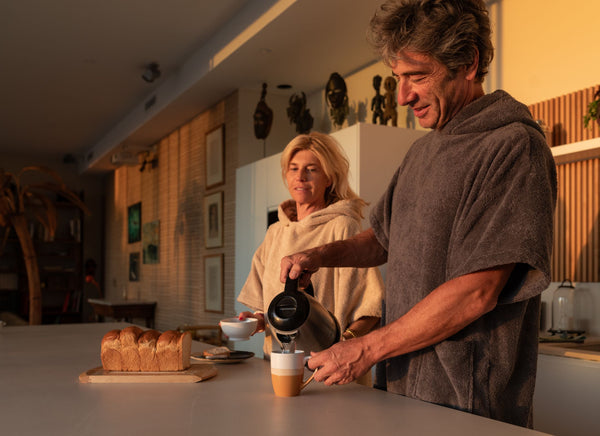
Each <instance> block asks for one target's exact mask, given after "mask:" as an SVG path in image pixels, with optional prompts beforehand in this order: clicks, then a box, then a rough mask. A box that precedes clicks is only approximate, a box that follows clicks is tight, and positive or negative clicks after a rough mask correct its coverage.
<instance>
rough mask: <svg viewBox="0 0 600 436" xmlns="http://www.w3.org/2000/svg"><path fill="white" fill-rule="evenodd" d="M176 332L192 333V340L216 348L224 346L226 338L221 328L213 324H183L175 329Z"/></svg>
mask: <svg viewBox="0 0 600 436" xmlns="http://www.w3.org/2000/svg"><path fill="white" fill-rule="evenodd" d="M177 331H178V332H186V331H189V332H191V333H192V339H194V340H196V341H200V342H205V343H207V344H212V345H216V346H221V345H226V344H227V338H226V337H225V335H223V332H222V331H221V327H220V326H219V325H218V324H217V325H213V324H200V325H188V324H183V325H180V326H179V327H177Z"/></svg>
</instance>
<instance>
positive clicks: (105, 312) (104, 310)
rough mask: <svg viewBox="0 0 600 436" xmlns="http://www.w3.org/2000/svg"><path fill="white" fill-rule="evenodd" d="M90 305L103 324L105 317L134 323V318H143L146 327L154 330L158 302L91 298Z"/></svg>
mask: <svg viewBox="0 0 600 436" xmlns="http://www.w3.org/2000/svg"><path fill="white" fill-rule="evenodd" d="M88 303H90V304H91V306H92V308H93V309H94V313H95V314H96V317H97V319H98V321H100V322H103V321H104V317H105V316H109V317H111V318H114V319H115V320H117V321H123V320H124V321H126V322H129V323H132V322H133V319H134V318H143V319H144V320H145V321H146V327H148V328H154V313H155V311H156V301H138V300H119V301H109V300H101V299H95V298H90V299H88Z"/></svg>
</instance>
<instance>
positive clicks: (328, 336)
mask: <svg viewBox="0 0 600 436" xmlns="http://www.w3.org/2000/svg"><path fill="white" fill-rule="evenodd" d="M312 295H314V291H313V287H312V284H309V285H308V287H307V288H306V289H305V290H304V291H302V290H299V289H298V279H290V278H289V277H288V279H287V280H286V282H285V288H284V291H283V292H282V293H280V294H277V295H276V296H275V298H273V300H272V301H271V303H270V304H269V309H268V311H267V320H268V322H269V325H270V326H271V328H272V330H273V333H275V337H276V338H277V340H278V341H279V343H280V345H281V347H282V349H283V351H284V352H285V351H290V352H293V350H294V349H295V348H298V349H301V350H304V351H305V352H306V353H307V354H308V353H310V352H311V351H322V350H324V349H326V348H329V347H331V346H332V345H333V344H335V343H336V342H338V341H339V340H340V338H341V336H342V334H341V329H340V324H339V322H338V321H337V319H336V318H335V316H334V315H333V314H332V313H331V312H329V311H328V310H327V309H326V308H325V307H323V305H322V304H321V303H319V302H318V301H317V300H316V299H315V298H314V297H313V296H312Z"/></svg>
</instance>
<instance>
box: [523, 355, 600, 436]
mask: <svg viewBox="0 0 600 436" xmlns="http://www.w3.org/2000/svg"><path fill="white" fill-rule="evenodd" d="M599 401H600V362H594V361H591V360H581V359H573V358H570V357H559V356H550V355H545V354H540V355H539V356H538V370H537V378H536V385H535V394H534V396H533V427H534V429H536V430H539V431H543V432H547V433H550V434H553V435H557V436H570V435H578V436H593V435H597V434H598V425H599V424H598V402H599Z"/></svg>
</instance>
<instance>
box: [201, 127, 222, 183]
mask: <svg viewBox="0 0 600 436" xmlns="http://www.w3.org/2000/svg"><path fill="white" fill-rule="evenodd" d="M224 139H225V125H224V124H221V125H220V126H219V127H217V128H216V129H214V130H211V131H210V132H208V133H207V134H206V168H205V171H206V187H207V188H212V187H214V186H218V185H220V184H222V183H223V182H224V181H225V177H224V173H225V142H224Z"/></svg>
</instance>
